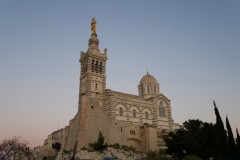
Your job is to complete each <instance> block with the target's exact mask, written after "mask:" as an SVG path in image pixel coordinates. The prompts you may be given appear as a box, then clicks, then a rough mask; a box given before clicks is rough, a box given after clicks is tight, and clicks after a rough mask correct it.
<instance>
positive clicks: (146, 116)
mask: <svg viewBox="0 0 240 160" xmlns="http://www.w3.org/2000/svg"><path fill="white" fill-rule="evenodd" d="M145 118H146V120H148V119H149V116H148V112H146V113H145Z"/></svg>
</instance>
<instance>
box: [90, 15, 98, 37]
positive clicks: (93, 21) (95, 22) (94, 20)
mask: <svg viewBox="0 0 240 160" xmlns="http://www.w3.org/2000/svg"><path fill="white" fill-rule="evenodd" d="M96 28H97V21H96V19H95V18H92V23H91V32H92V34H95V35H97V32H96Z"/></svg>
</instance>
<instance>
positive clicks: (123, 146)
mask: <svg viewBox="0 0 240 160" xmlns="http://www.w3.org/2000/svg"><path fill="white" fill-rule="evenodd" d="M121 148H122V149H123V150H124V151H133V152H135V151H136V148H134V147H133V146H130V147H128V146H126V145H122V147H121Z"/></svg>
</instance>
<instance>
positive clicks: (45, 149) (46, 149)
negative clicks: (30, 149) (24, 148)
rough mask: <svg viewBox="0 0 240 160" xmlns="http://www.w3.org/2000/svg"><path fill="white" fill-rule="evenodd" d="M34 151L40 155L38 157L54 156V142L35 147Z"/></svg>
mask: <svg viewBox="0 0 240 160" xmlns="http://www.w3.org/2000/svg"><path fill="white" fill-rule="evenodd" d="M34 152H35V153H36V154H37V155H38V157H44V156H53V149H52V144H46V145H43V146H41V147H39V148H36V149H34Z"/></svg>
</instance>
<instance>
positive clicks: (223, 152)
mask: <svg viewBox="0 0 240 160" xmlns="http://www.w3.org/2000/svg"><path fill="white" fill-rule="evenodd" d="M213 104H214V111H215V115H216V127H217V130H218V132H217V134H216V137H217V138H218V140H219V144H218V145H219V149H220V150H219V153H218V155H219V156H220V157H222V158H223V159H225V158H227V157H228V156H229V147H228V143H227V134H226V130H225V129H224V125H223V121H222V118H221V116H220V114H219V111H218V108H217V106H216V103H215V101H213Z"/></svg>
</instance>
